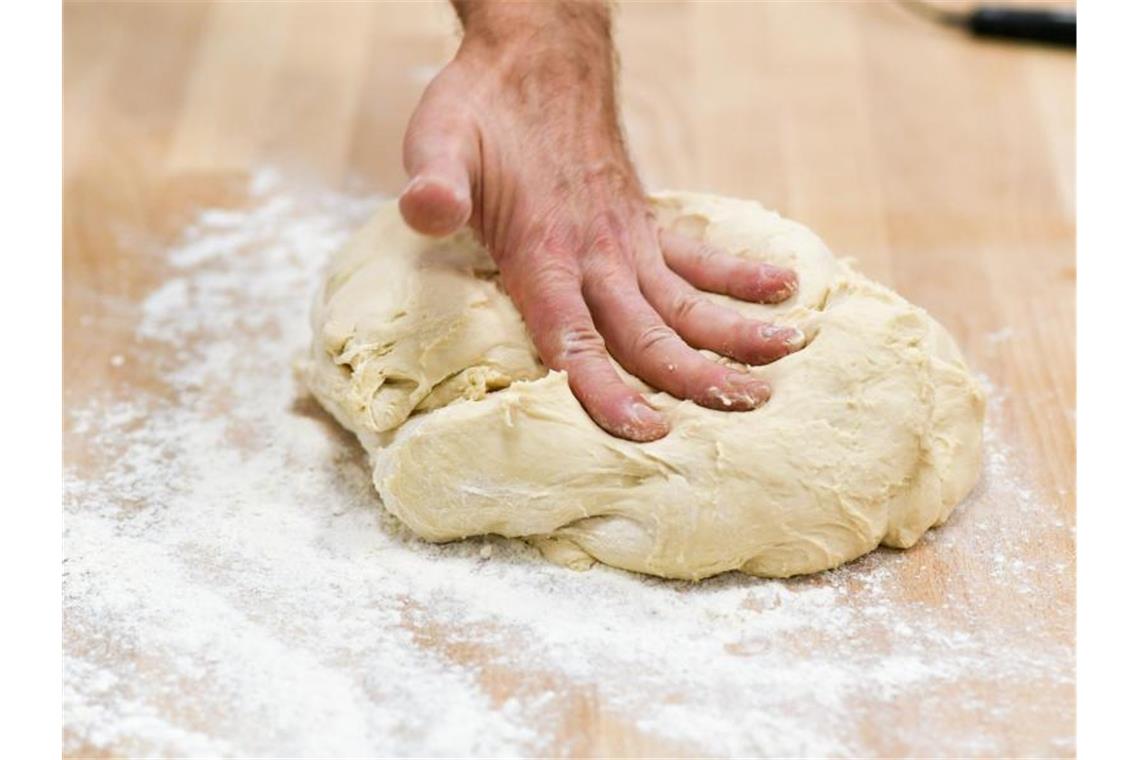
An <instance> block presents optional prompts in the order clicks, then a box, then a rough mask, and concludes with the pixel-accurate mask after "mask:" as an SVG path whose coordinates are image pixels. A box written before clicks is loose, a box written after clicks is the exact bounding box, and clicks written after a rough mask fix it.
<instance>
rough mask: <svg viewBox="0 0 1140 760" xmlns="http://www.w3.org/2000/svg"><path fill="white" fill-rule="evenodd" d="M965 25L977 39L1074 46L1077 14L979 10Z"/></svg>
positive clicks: (976, 10) (992, 8) (986, 8)
mask: <svg viewBox="0 0 1140 760" xmlns="http://www.w3.org/2000/svg"><path fill="white" fill-rule="evenodd" d="M966 25H967V26H968V27H969V29H970V31H971V32H973V33H974V34H975V35H977V36H979V37H1002V38H1005V39H1012V40H1024V41H1026V42H1044V43H1048V44H1051V45H1067V46H1069V47H1076V46H1077V14H1076V13H1074V12H1072V11H1064V10H1056V11H1053V10H1039V9H1034V10H1021V9H1018V8H1002V7H991V6H981V7H979V8H975V9H974V10H973V11H971V12H970V15H969V17H968V18H967V19H966Z"/></svg>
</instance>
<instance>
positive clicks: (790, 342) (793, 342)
mask: <svg viewBox="0 0 1140 760" xmlns="http://www.w3.org/2000/svg"><path fill="white" fill-rule="evenodd" d="M760 337H761V338H764V339H765V340H772V339H773V338H777V339H779V340H780V342H781V343H783V344H784V345H785V346H787V347H788V348H789V349H791V350H792V351H795V350H797V349H800V348H803V347H804V344H805V343H807V337H806V336H805V335H804V334H803V331H801V330H799V329H798V328H795V327H784V326H782V325H764V326H763V327H761V328H760Z"/></svg>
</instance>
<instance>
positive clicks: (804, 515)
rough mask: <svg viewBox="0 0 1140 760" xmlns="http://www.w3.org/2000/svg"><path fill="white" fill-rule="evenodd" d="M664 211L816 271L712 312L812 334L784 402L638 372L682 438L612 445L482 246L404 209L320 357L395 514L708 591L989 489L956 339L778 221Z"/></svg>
mask: <svg viewBox="0 0 1140 760" xmlns="http://www.w3.org/2000/svg"><path fill="white" fill-rule="evenodd" d="M653 204H654V208H655V211H656V214H657V218H658V221H659V223H660V224H661V225H662V226H663V227H668V228H672V229H674V230H677V231H679V232H682V233H685V234H688V235H690V236H694V237H697V238H703V239H704V240H706V241H708V242H710V243H713V244H715V245H718V246H720V247H722V248H724V249H726V250H728V251H731V252H733V253H736V254H738V255H741V256H747V257H750V258H757V259H762V260H764V261H768V262H771V263H775V264H780V265H783V266H787V267H792V268H794V269H795V270H796V271H797V272H798V274H799V278H800V288H799V292H798V293H797V294H796V295H795V296H794V297H793V298H791V299H790V300H788V301H786V302H784V303H781V304H776V305H761V304H751V303H742V302H739V301H735V300H732V299H729V298H727V297H723V296H718V295H710V296H709V297H710V298H712V299H714V300H716V301H718V302H720V303H723V304H726V305H729V306H731V307H732V308H734V309H737V310H738V311H740V312H742V313H744V314H746V315H748V316H751V317H756V318H759V319H766V320H770V321H775V322H779V323H782V324H789V325H795V326H797V327H799V328H800V329H802V330H803V331H804V332H805V333H806V334H807V336H808V341H809V343H808V345H807V346H806V347H805V348H804V349H803V350H802V351H800V352H798V353H795V354H792V355H790V356H787V357H785V358H783V359H780V360H779V361H777V362H775V363H774V364H770V365H768V366H765V367H755V368H752V369H751V370H750V371H751V372H752V373H753V374H754V375H756V376H758V377H762V378H765V379H766V380H768V382H769V383H770V385H771V387H772V398H771V399H770V400H769V401H768V403H767V404H765V405H764V406H762V407H760V408H759V409H756V410H754V411H750V412H720V411H715V410H710V409H705V408H702V407H699V406H696V405H695V404H693V403H692V402H689V401H678V400H677V399H675V398H672V397H671V396H668V395H667V394H664V393H655V392H653V391H652V390H651V389H649V388H648V387H646V386H645V385H643V384H642V383H640V382H638V381H637V380H635V379H634V378H632V377H629V376H628V375H625V373H623V376H625V377H627V379H628V380H629V382H630V383H631V384H633V385H634V386H636V387H638V388H640V389H642V390H644V391H646V392H647V393H648V394H650V395H648V396H647V398H648V399H649V401H650V403H651V404H652V405H653V406H654V407H656V408H657V409H660V410H663V411H664V412H665V413H666V414H667V416H668V418H669V421H670V425H671V432H670V433H669V435H667V436H666V437H665V438H663V439H661V440H658V441H653V442H651V443H632V442H630V441H625V440H620V439H618V438H613V437H611V436H609V435H607V434H606V433H605V432H603V431H602V430H601V429H600V428H599V427H597V425H595V424H594V422H593V421H592V420H591V419H590V418H589V417H588V416H587V415H586V413H585V412H584V411H583V410H582V407H581V406H580V405H579V403H578V401H577V400H576V399H575V398H574V396H573V395H572V394H571V392H570V388H569V386H568V385H567V381H566V375H565V374H564V373H562V372H556V371H549V370H547V369H546V368H545V367H544V366H543V365H542V364H541V362H540V361H539V359H538V356H537V355H536V353H535V350H534V347H533V345H532V343H531V341H530V339H529V338H528V337H527V333H526V330H525V328H524V325H523V323H522V320H521V319H520V317H519V314H518V312H517V311H516V310H515V308H514V306H513V305H512V303H511V301H510V299H509V297H508V296H507V295H506V294H505V293H504V292H503V290H502V289H501V287H500V285H499V283H498V279H497V272H496V268H495V265H494V263H493V262H492V260H491V258H490V257H489V256H488V254H487V253H486V252H485V251H484V250H483V249H482V247H481V246H480V245H479V244H478V243H477V242H476V241H475V240H474V239H473V238H472V236H471V235H470V234H469V233H468V232H463V233H460V234H457V235H455V236H452V237H450V238H447V239H443V240H433V239H430V238H427V237H422V236H420V235H417V234H416V233H414V232H412V231H411V230H409V229H408V228H407V227H406V226H405V225H404V224H403V222H402V220H401V218H400V214H399V212H398V210H397V207H396V205H395V204H394V203H391V204H388V205H386V206H385V207H384V208H383V209H381V210H380V211H379V213H377V214H376V216H375V217H374V218H373V219H372V220H371V221H370V222H369V223H368V224H367V226H365V228H364V229H363V230H361V231H360V232H359V233H358V234H357V235H356V237H355V238H354V239H353V240H352V241H351V242H350V243H349V244H348V246H347V247H345V248H344V249H343V250H342V251H340V252H339V253H338V254H337V255H336V256H335V258H334V259H333V261H332V263H331V267H330V269H329V271H328V275H327V280H326V282H325V284H324V287H323V288H322V289H321V291H320V293H319V294H318V296H317V299H316V303H315V305H314V308H313V313H312V320H313V330H314V338H313V343H312V347H311V351H310V353H309V355H308V357H307V358H306V359H305V360H304V361H303V362H302V372H303V374H304V377H305V379H306V381H307V383H308V385H309V387H310V388H311V390H312V392H313V394H314V395H315V396H316V397H317V399H318V400H319V401H320V403H321V404H322V405H323V406H324V407H325V408H326V409H327V410H328V411H329V412H331V413H332V414H333V415H334V416H335V417H336V419H337V420H338V421H339V422H340V423H341V424H342V425H344V426H345V427H346V428H348V429H349V430H351V431H353V432H354V433H355V434H356V435H357V437H358V438H359V439H360V441H361V443H362V444H363V445H364V447H365V448H366V449H367V450H368V453H369V454H370V456H371V459H372V463H373V468H374V469H373V481H374V482H375V484H376V488H377V490H378V491H379V492H380V496H381V498H382V499H383V502H384V506H385V507H386V508H387V509H388V510H389V511H391V512H392V513H393V514H395V515H396V516H397V517H398V518H399V519H400V520H402V521H403V522H404V523H406V524H407V525H408V527H410V528H411V530H412V531H414V532H415V533H416V534H417V535H419V536H421V537H423V538H425V539H427V540H429V541H450V540H453V539H460V538H465V537H468V536H476V535H480V534H487V533H496V534H500V535H504V536H517V537H524V538H527V539H529V540H532V541H534V542H535V543H537V544H538V545H539V546H540V547H541V548H542V549H543V550H544V552H545V553H546V555H547V556H548V557H550V558H551V559H554V560H555V561H559V562H562V563H565V564H569V565H571V566H577V567H582V566H588V565H589V564H590V563H591V562H592V561H593V560H600V561H602V562H605V563H607V564H610V565H614V566H616V567H621V568H626V569H629V570H636V571H639V572H643V573H651V574H654V575H660V576H665V577H670V578H691V579H697V578H703V577H706V576H710V575H713V574H716V573H720V572H724V571H727V570H742V571H744V572H746V573H753V574H756V575H764V576H781V577H782V576H790V575H795V574H799V573H810V572H815V571H818V570H823V569H826V568H830V567H835V566H836V565H839V564H841V563H843V562H846V561H848V560H851V559H854V558H855V557H858V556H860V555H862V554H865V553H866V552H869V551H871V550H872V549H874V548H875V547H876V546H878V545H879V544H880V543H883V544H886V545H888V546H894V547H908V546H911V545H912V544H914V543H915V541H917V540H918V538H919V536H921V535H922V534H923V532H924V531H926V530H927V529H928V528H930V527H931V526H934V525H938V524H941V523H942V522H943V521H944V520H945V519H946V518H947V516H948V515H949V514H950V511H951V510H952V509H953V508H954V506H955V505H956V504H957V503H958V502H959V501H960V500H961V499H962V498H963V497H964V496H965V495H966V493H967V492H968V491H969V490H970V488H971V487H972V486H973V484H974V482H975V481H976V480H977V476H978V471H979V466H980V459H981V431H982V416H983V408H984V403H983V396H982V393H981V390H980V389H979V387H978V384H977V382H976V381H975V380H974V379H973V378H972V377H971V375H970V374H969V372H968V371H967V369H966V366H965V364H964V362H963V360H962V357H961V355H960V353H959V351H958V349H957V348H956V346H955V345H954V342H953V341H952V339H951V338H950V337H949V335H948V334H947V333H946V331H945V330H944V329H943V328H942V327H941V326H940V325H938V324H937V323H936V322H935V321H934V320H933V319H932V318H931V317H930V316H929V315H927V314H926V312H924V311H923V310H922V309H920V308H918V307H916V306H913V305H911V304H909V303H907V302H906V301H905V300H904V299H903V298H902V297H900V296H899V295H897V294H896V293H894V292H893V291H891V290H889V289H888V288H886V287H883V286H882V285H878V284H876V283H874V282H872V281H870V280H868V279H867V278H866V277H863V276H862V275H860V274H858V273H856V272H855V271H854V270H853V269H852V268H851V267H850V266H849V264H847V263H846V262H843V261H839V260H837V259H835V258H834V257H833V256H832V255H831V254H830V253H829V252H828V250H827V248H826V247H825V246H824V245H823V243H822V242H821V241H820V239H819V238H818V237H816V235H814V234H813V233H812V232H811V231H810V230H808V229H807V228H806V227H804V226H802V225H800V224H797V223H795V222H792V221H789V220H787V219H783V218H781V217H780V216H779V215H777V214H775V213H773V212H771V211H768V210H765V209H764V208H763V207H761V206H760V205H759V204H756V203H753V202H748V201H742V200H732V199H728V198H719V197H714V196H708V195H697V194H691V193H676V192H671V193H663V194H659V195H656V196H655V197H654V198H653ZM707 355H708V356H710V357H714V358H716V359H717V360H718V361H722V362H724V361H727V360H726V359H723V358H720V357H715V355H713V354H707Z"/></svg>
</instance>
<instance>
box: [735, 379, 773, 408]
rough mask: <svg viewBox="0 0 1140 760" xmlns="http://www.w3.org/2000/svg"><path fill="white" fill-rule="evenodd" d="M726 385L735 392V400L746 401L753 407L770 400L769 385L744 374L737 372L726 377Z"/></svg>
mask: <svg viewBox="0 0 1140 760" xmlns="http://www.w3.org/2000/svg"><path fill="white" fill-rule="evenodd" d="M724 380H725V385H726V386H728V390H729V391H731V392H733V395H734V396H735V397H736V398H735V400H738V401H746V402H748V403H749V404H751V405H752V406H753V407H756V406H758V405H759V404H762V403H763V402H765V401H767V400H768V395H769V390H768V384H767V383H765V382H764V381H763V380H757V379H756V378H754V377H752V375H749V374H746V373H744V372H735V373H732V374H729V375H726V376H725V379H724Z"/></svg>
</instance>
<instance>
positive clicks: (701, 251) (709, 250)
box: [693, 243, 720, 267]
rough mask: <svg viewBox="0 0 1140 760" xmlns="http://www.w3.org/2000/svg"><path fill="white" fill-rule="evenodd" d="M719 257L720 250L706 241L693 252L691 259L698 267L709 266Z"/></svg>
mask: <svg viewBox="0 0 1140 760" xmlns="http://www.w3.org/2000/svg"><path fill="white" fill-rule="evenodd" d="M718 259H720V251H718V250H717V249H716V248H714V247H713V246H711V245H709V244H708V243H701V244H700V245H698V246H697V250H696V252H695V253H694V254H693V260H694V262H695V263H696V264H697V266H700V267H710V266H713V265H714V264H716V263H717V260H718Z"/></svg>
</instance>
